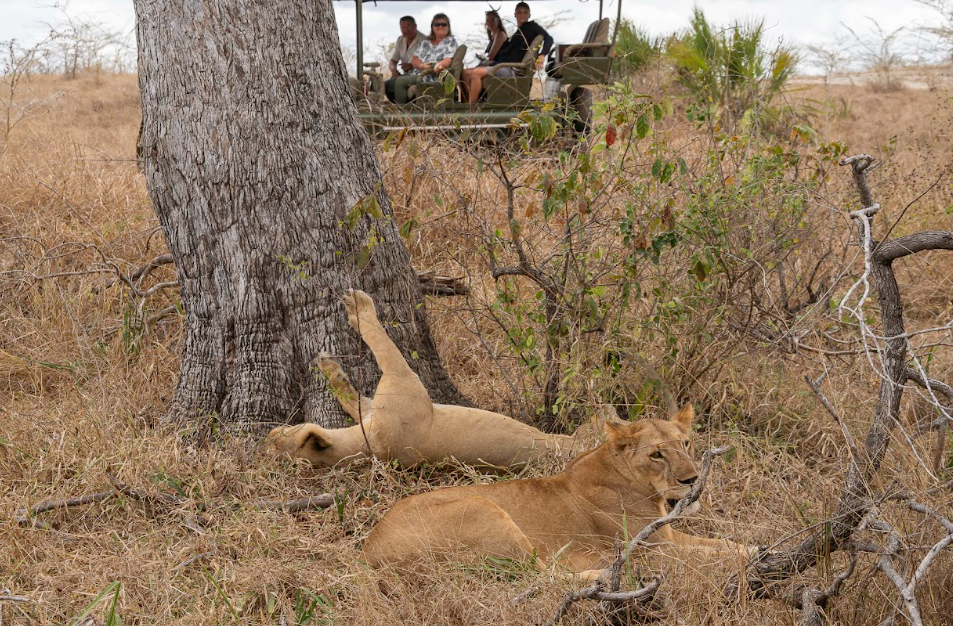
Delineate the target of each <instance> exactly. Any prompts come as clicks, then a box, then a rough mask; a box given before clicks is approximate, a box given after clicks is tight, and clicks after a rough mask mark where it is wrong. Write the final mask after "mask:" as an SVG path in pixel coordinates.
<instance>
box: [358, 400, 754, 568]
mask: <svg viewBox="0 0 953 626" xmlns="http://www.w3.org/2000/svg"><path fill="white" fill-rule="evenodd" d="M694 416H695V412H694V409H693V408H692V407H691V405H689V406H686V407H685V408H683V409H682V410H681V411H679V412H678V413H676V414H675V415H673V416H672V417H671V419H670V420H657V419H644V420H640V421H638V422H633V423H626V422H616V423H613V422H607V423H606V424H605V430H606V435H607V438H608V440H607V441H606V443H604V444H603V445H601V446H599V447H598V448H596V449H594V450H591V451H589V452H587V453H584V454H583V455H582V456H580V457H578V458H576V459H575V460H574V461H572V463H571V464H570V465H569V467H568V468H567V469H566V470H565V471H564V472H562V473H561V474H557V475H555V476H549V477H545V478H531V479H526V480H513V481H507V482H500V483H495V484H489V485H471V486H464V487H449V488H445V489H437V490H434V491H431V492H428V493H424V494H420V495H415V496H411V497H409V498H405V499H403V500H400V501H398V502H397V503H396V504H395V505H394V506H393V508H391V510H390V511H388V512H387V513H386V514H385V515H384V517H383V518H382V519H381V521H380V522H379V523H378V524H377V526H375V527H374V529H373V530H372V531H371V533H370V535H368V537H367V539H366V541H365V542H364V558H365V559H366V560H367V562H368V563H370V564H371V565H374V566H380V565H383V564H396V565H405V564H408V563H411V562H414V561H418V560H420V559H425V558H427V557H433V556H437V557H448V556H451V555H454V554H456V555H458V556H459V555H460V554H461V553H463V554H466V555H470V556H471V557H472V556H494V557H502V558H515V559H518V558H525V557H529V556H531V555H533V554H536V555H537V556H538V557H539V561H537V563H540V561H550V560H552V559H554V558H557V555H558V561H559V563H560V564H561V565H563V566H565V567H567V568H568V569H569V570H570V571H572V572H575V573H576V574H577V575H578V576H579V577H581V578H584V579H587V580H592V579H594V578H596V577H597V576H598V575H599V574H601V572H602V570H601V568H603V567H606V566H607V565H608V564H609V562H611V558H612V557H611V554H612V548H613V543H614V540H615V538H616V537H623V536H624V534H625V533H624V531H625V530H627V531H628V533H629V534H633V535H634V534H635V533H637V532H638V531H639V530H640V529H641V528H642V527H643V526H644V525H645V524H647V523H649V522H651V521H653V520H655V519H658V518H659V517H661V516H663V515H665V512H666V504H668V503H670V502H671V501H677V500H678V499H680V498H682V497H684V496H685V495H686V494H687V493H688V492H689V490H690V489H691V485H692V483H694V482H695V479H696V478H697V477H698V471H697V469H696V467H695V463H694V461H693V460H692V442H691V432H692V431H691V424H692V420H693V419H694ZM652 540H653V541H658V542H666V543H669V544H674V546H676V547H677V548H685V549H687V550H689V551H693V552H703V553H708V552H712V551H716V550H727V549H736V550H739V551H742V552H745V553H746V552H747V549H746V548H744V547H743V546H739V545H737V544H734V543H732V542H729V541H725V540H717V539H708V538H705V537H696V536H693V535H687V534H685V533H681V532H678V531H676V530H673V529H672V528H671V527H670V526H665V527H663V528H662V529H661V530H660V531H658V532H657V533H656V534H655V536H653V538H652Z"/></svg>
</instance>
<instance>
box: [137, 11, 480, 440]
mask: <svg viewBox="0 0 953 626" xmlns="http://www.w3.org/2000/svg"><path fill="white" fill-rule="evenodd" d="M135 7H136V20H137V36H138V44H139V85H140V89H141V91H142V115H143V133H142V148H143V157H144V160H145V175H146V181H147V183H148V188H149V193H150V197H151V198H152V202H153V205H154V206H155V210H156V214H157V215H158V216H159V220H160V223H161V225H162V229H163V232H164V233H165V237H166V241H167V242H168V245H169V250H170V252H171V253H172V256H173V257H174V259H175V264H176V272H177V276H178V280H179V284H180V286H181V298H182V305H183V307H184V309H185V317H186V324H187V335H186V339H185V347H184V353H183V355H182V364H181V368H180V379H179V383H178V386H177V388H176V391H175V396H174V399H173V402H172V407H171V411H170V417H172V418H173V419H176V420H179V421H184V422H194V421H195V420H200V419H207V417H208V416H217V418H218V419H219V420H220V421H222V422H223V423H224V424H226V425H228V426H231V427H236V428H238V429H241V430H259V429H260V428H262V427H263V426H264V425H266V424H268V423H274V422H286V421H289V420H291V421H301V420H307V421H314V422H317V423H319V424H323V425H327V426H334V425H339V424H340V423H342V418H343V413H342V412H341V411H340V409H339V408H338V406H337V404H336V403H335V402H334V401H333V399H332V397H331V395H330V394H329V391H328V387H327V386H326V384H325V381H324V379H323V378H322V377H320V376H317V377H316V376H314V375H313V373H312V372H311V370H310V364H311V361H312V359H313V358H314V357H315V356H316V355H317V354H318V353H319V352H320V351H322V350H326V351H328V352H330V353H332V354H336V355H338V356H339V357H342V358H343V360H344V362H345V364H346V366H347V367H348V369H349V370H350V373H351V375H352V379H353V382H354V383H355V386H356V387H357V388H358V389H359V390H360V391H362V392H363V393H370V392H371V391H372V390H373V387H374V385H375V384H376V380H377V376H378V374H379V372H378V371H377V368H376V365H375V364H374V362H373V359H372V358H371V357H370V355H369V353H368V351H367V350H366V349H364V348H363V346H362V344H361V343H360V339H359V338H358V337H357V335H356V334H355V333H353V332H352V331H351V330H350V329H349V328H348V327H347V321H346V315H345V313H344V310H343V307H342V305H341V304H340V296H341V295H342V293H343V292H344V290H345V289H346V288H348V287H359V288H361V289H363V290H365V291H367V292H368V293H370V294H372V295H373V297H374V301H375V302H376V303H377V305H378V310H379V312H380V313H381V316H382V319H383V320H385V321H386V322H390V324H388V330H389V332H390V334H391V336H392V337H393V339H394V341H395V343H397V345H399V346H401V347H402V349H403V350H405V356H408V357H411V361H412V363H414V364H415V369H416V370H417V371H418V373H419V375H420V377H421V379H422V380H423V382H424V384H425V385H426V386H427V388H428V389H429V390H430V391H431V394H432V396H433V398H434V401H436V402H444V403H456V404H462V403H465V401H464V400H463V398H462V397H461V396H460V394H459V392H458V391H457V390H456V388H455V387H454V386H453V384H452V382H451V381H450V379H449V378H448V376H447V374H446V372H445V371H444V369H443V367H442V366H441V365H440V362H439V360H438V357H437V353H436V350H435V347H434V344H433V341H432V339H431V337H430V332H429V329H428V323H427V319H426V317H425V315H424V312H423V308H422V307H421V306H420V305H421V302H422V296H421V291H420V285H419V282H418V279H417V275H416V273H415V272H414V270H413V268H412V267H411V265H410V259H409V256H408V253H407V250H406V248H405V247H404V245H403V242H402V241H401V239H400V237H399V234H398V232H397V228H396V226H395V224H394V222H393V219H392V215H391V209H390V203H389V200H388V197H387V195H386V192H385V191H384V190H383V187H382V185H381V174H380V170H379V166H378V163H377V159H376V157H375V155H374V151H373V146H372V145H371V142H370V139H369V137H368V135H367V133H366V132H365V131H364V129H363V127H362V126H361V124H360V122H359V121H358V119H357V116H356V110H355V108H354V105H353V104H352V102H351V100H350V97H349V94H348V88H347V81H346V75H345V70H344V62H343V59H342V57H341V52H340V48H339V43H338V33H337V27H336V25H335V20H334V13H333V11H332V9H331V2H330V0H307V1H304V2H301V1H298V0H178V1H172V0H136V1H135ZM371 198H374V199H376V203H375V202H373V201H370V202H368V201H364V202H363V203H362V200H364V199H371ZM359 204H361V205H362V206H365V207H367V210H361V211H357V213H356V214H354V213H351V215H352V217H353V216H356V218H357V219H356V220H354V219H348V215H349V213H350V212H351V211H352V209H354V207H355V206H358V205H359Z"/></svg>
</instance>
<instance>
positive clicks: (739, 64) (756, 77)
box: [667, 8, 798, 127]
mask: <svg viewBox="0 0 953 626" xmlns="http://www.w3.org/2000/svg"><path fill="white" fill-rule="evenodd" d="M667 53H668V55H669V57H670V58H671V60H672V63H673V65H674V67H675V72H676V75H677V77H678V82H679V83H680V84H681V85H682V86H683V87H684V88H685V89H686V90H687V91H688V93H689V94H690V96H691V98H692V99H693V101H694V102H693V103H692V104H693V106H692V107H691V111H690V115H691V116H692V117H693V119H695V120H696V121H704V120H712V119H717V120H718V121H719V122H721V123H722V124H726V125H729V126H730V125H733V124H734V123H737V122H742V123H743V124H744V125H746V126H748V127H750V126H752V125H753V124H754V123H756V122H771V121H773V120H777V119H778V118H780V117H782V115H783V113H784V110H783V109H782V108H779V107H777V101H778V96H779V95H780V94H781V91H782V90H783V89H784V86H785V84H786V83H787V81H788V80H789V79H790V78H791V76H792V75H793V74H794V71H795V69H796V68H797V64H798V55H797V53H796V52H795V50H794V49H793V48H792V47H791V46H787V45H784V44H782V43H779V44H777V45H776V46H775V47H774V48H771V47H770V46H769V44H768V42H767V40H766V34H765V29H764V21H763V20H761V21H757V22H755V21H751V22H736V23H735V24H733V25H732V26H731V27H729V28H718V27H716V26H714V25H713V24H711V23H710V22H709V21H708V20H707V19H706V18H705V14H704V13H703V12H702V10H701V9H699V8H695V12H694V15H693V17H692V22H691V26H690V27H689V29H688V32H686V33H685V34H683V35H682V36H681V37H679V38H677V39H676V40H675V41H673V42H672V44H671V45H670V46H669V47H668V50H667Z"/></svg>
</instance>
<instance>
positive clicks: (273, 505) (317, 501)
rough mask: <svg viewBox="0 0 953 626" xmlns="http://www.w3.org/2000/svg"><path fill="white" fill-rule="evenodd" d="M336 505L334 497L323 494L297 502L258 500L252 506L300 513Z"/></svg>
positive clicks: (299, 499) (296, 500)
mask: <svg viewBox="0 0 953 626" xmlns="http://www.w3.org/2000/svg"><path fill="white" fill-rule="evenodd" d="M332 504H334V496H333V495H331V494H330V493H322V494H321V495H319V496H306V497H304V498H297V499H295V500H258V501H256V502H252V506H254V507H258V508H259V509H278V510H281V511H283V512H285V513H298V512H300V511H309V510H311V509H326V508H328V507H329V506H331V505H332Z"/></svg>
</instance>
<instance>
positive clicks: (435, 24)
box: [430, 22, 450, 28]
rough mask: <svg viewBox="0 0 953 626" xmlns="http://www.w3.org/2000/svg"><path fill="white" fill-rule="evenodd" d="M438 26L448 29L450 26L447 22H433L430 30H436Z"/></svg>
mask: <svg viewBox="0 0 953 626" xmlns="http://www.w3.org/2000/svg"><path fill="white" fill-rule="evenodd" d="M438 26H439V27H440V28H448V27H449V26H450V24H448V23H447V22H434V23H433V24H431V25H430V27H431V28H437V27H438Z"/></svg>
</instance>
